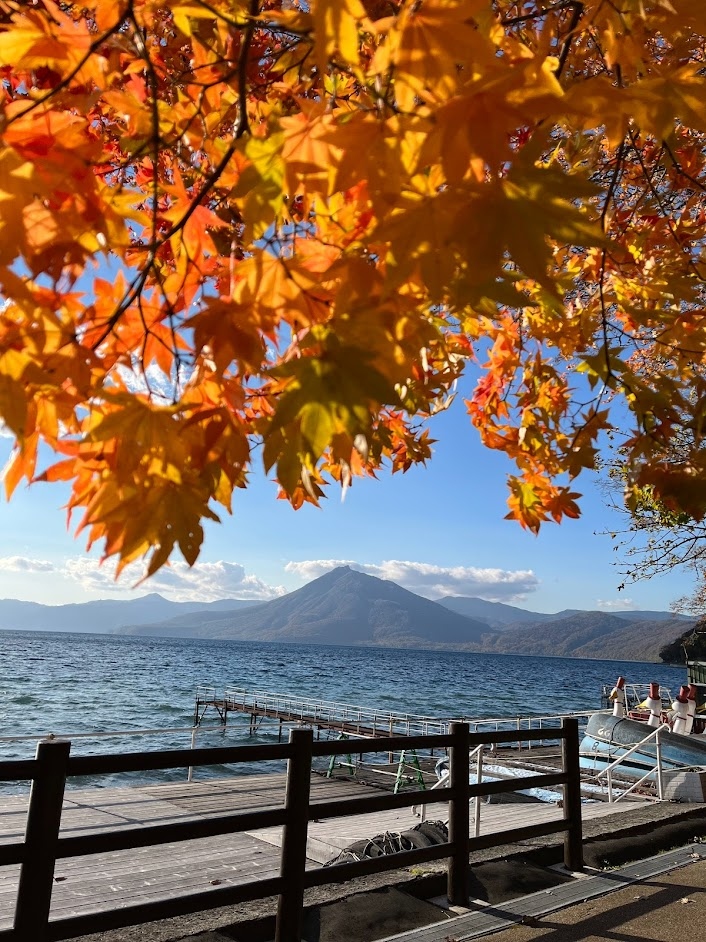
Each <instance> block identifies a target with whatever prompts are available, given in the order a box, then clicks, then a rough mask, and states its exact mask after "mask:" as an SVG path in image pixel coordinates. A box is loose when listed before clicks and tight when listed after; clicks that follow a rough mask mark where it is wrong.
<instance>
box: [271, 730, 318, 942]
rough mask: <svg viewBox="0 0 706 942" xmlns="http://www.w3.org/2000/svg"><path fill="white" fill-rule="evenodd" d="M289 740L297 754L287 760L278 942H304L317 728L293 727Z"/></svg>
mask: <svg viewBox="0 0 706 942" xmlns="http://www.w3.org/2000/svg"><path fill="white" fill-rule="evenodd" d="M289 742H290V744H291V745H292V746H293V747H294V754H293V756H292V757H291V759H289V761H288V762H287V791H286V795H285V799H284V805H285V810H286V812H287V819H286V822H285V825H284V828H283V833H282V857H281V864H280V875H281V877H282V882H283V884H284V886H283V890H282V892H281V894H280V896H279V899H278V901H277V925H276V928H275V942H300V940H301V930H302V917H303V913H304V874H305V872H306V841H307V835H308V831H309V795H310V792H311V753H312V747H313V742H314V733H313V730H311V729H292V730H290V733H289Z"/></svg>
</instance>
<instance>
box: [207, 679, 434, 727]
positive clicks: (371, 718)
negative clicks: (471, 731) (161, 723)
mask: <svg viewBox="0 0 706 942" xmlns="http://www.w3.org/2000/svg"><path fill="white" fill-rule="evenodd" d="M209 711H215V712H216V713H217V714H218V717H219V719H220V721H221V723H222V724H223V725H224V726H225V725H227V723H228V714H229V713H239V714H245V715H246V716H248V717H249V725H250V732H251V733H255V732H257V730H258V728H259V727H260V725H261V723H262V721H263V720H265V719H269V720H274V721H276V722H277V723H278V724H279V732H280V738H281V734H282V731H283V727H285V726H309V727H311V728H312V729H316V730H330V731H333V732H336V733H339V734H345V735H350V736H358V737H364V738H373V737H383V736H429V735H446V734H448V731H449V723H451V722H452V721H451V720H445V719H432V718H431V717H426V716H417V715H415V714H412V713H388V712H385V711H384V710H373V709H370V708H367V707H360V706H351V705H350V704H347V703H336V702H334V701H331V700H320V699H313V698H308V697H292V696H289V695H287V694H278V693H275V692H272V691H262V692H258V691H251V690H244V689H241V688H239V687H229V688H226V689H225V690H224V692H223V693H222V694H218V693H217V691H216V690H215V688H213V687H199V688H198V689H197V691H196V702H195V705H194V726H198V725H199V724H200V723H201V721H202V720H203V718H204V716H205V715H206V714H207V713H208V712H209Z"/></svg>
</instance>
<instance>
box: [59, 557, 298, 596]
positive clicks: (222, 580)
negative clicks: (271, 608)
mask: <svg viewBox="0 0 706 942" xmlns="http://www.w3.org/2000/svg"><path fill="white" fill-rule="evenodd" d="M65 572H66V575H67V576H69V577H70V578H71V579H73V580H75V581H76V582H78V583H79V584H80V585H81V587H82V588H83V589H85V590H86V591H87V592H90V593H104V594H105V593H111V594H125V593H128V592H131V591H132V590H133V589H134V587H135V583H136V582H138V581H139V579H140V578H141V570H140V569H139V568H138V566H130V567H128V568H127V569H126V570H125V571H124V572H123V574H122V575H121V577H120V579H119V580H118V581H117V582H116V581H115V564H114V563H113V562H112V561H108V562H106V563H105V564H103V565H102V566H101V565H99V563H98V561H97V560H95V559H91V558H89V557H83V556H76V557H73V558H72V559H68V560H67V561H66V563H65ZM139 589H140V591H141V592H158V593H159V594H160V595H163V596H165V597H166V598H169V599H172V601H175V602H212V601H216V600H217V599H224V598H239V599H258V600H260V599H261V600H262V601H267V600H268V599H273V598H276V597H277V596H279V595H283V594H284V592H285V591H286V590H285V589H284V587H283V586H271V585H268V584H267V583H266V582H263V581H262V579H260V578H258V577H257V576H254V575H249V574H248V573H247V572H246V571H245V567H244V566H241V565H240V563H230V562H226V561H225V560H219V561H217V562H212V563H207V562H204V563H196V565H194V566H192V567H191V568H189V566H188V565H187V564H186V563H184V562H175V563H173V564H172V565H171V566H165V567H163V568H162V569H160V570H159V572H157V573H155V575H153V576H152V577H151V578H150V579H148V580H147V581H146V582H143V583H141V585H140V586H139Z"/></svg>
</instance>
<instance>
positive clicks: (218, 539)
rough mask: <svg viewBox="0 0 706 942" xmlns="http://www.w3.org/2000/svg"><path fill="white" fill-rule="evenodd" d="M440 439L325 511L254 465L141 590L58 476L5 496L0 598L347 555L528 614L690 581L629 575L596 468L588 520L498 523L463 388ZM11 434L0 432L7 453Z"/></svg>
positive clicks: (182, 580) (248, 587)
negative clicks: (69, 509) (82, 532)
mask: <svg viewBox="0 0 706 942" xmlns="http://www.w3.org/2000/svg"><path fill="white" fill-rule="evenodd" d="M430 429H431V434H432V435H433V437H435V438H436V439H438V441H437V443H436V444H435V446H434V457H433V459H432V461H431V462H430V463H429V464H428V466H427V467H426V468H422V467H420V468H415V469H412V470H411V471H410V472H408V473H407V474H406V475H402V474H397V475H394V476H392V475H390V474H381V476H380V478H379V479H378V480H356V481H354V484H353V486H352V487H351V488H350V490H349V491H348V494H347V496H346V499H345V501H344V502H341V499H340V492H339V491H338V490H336V489H334V488H331V496H330V498H329V499H328V500H327V501H325V502H324V503H323V507H322V509H318V510H317V509H316V508H314V507H310V506H305V507H304V508H302V509H301V510H299V511H293V510H292V509H291V507H290V506H289V505H288V504H287V503H286V502H285V501H279V500H276V493H277V489H276V486H275V485H274V484H273V483H272V482H271V481H268V480H266V479H265V477H264V475H263V474H262V473H261V472H259V473H257V474H255V475H254V476H253V479H252V483H251V486H250V487H249V488H248V490H247V491H238V492H237V493H236V495H235V501H234V514H233V516H232V517H225V518H224V521H223V523H222V525H220V526H218V525H211V524H209V525H208V526H207V530H206V539H205V542H204V546H203V550H202V554H201V557H200V559H199V562H198V563H197V565H196V566H195V567H194V568H193V569H192V570H189V569H188V567H187V566H186V565H185V564H184V563H182V562H176V563H175V564H174V565H172V566H171V567H169V569H166V570H163V571H162V573H159V574H157V576H156V577H153V579H152V580H151V581H150V582H147V583H144V584H143V585H142V586H140V587H139V588H137V589H134V588H133V585H134V583H135V581H136V579H137V578H138V577H139V576H138V575H137V574H136V573H135V572H134V571H133V572H132V573H131V574H126V575H125V576H124V577H123V578H121V580H120V582H118V583H116V582H115V581H114V579H113V575H112V571H111V568H110V566H109V565H105V566H103V567H99V566H98V557H99V553H98V552H93V553H91V554H87V553H86V552H85V539H84V538H83V537H82V536H79V537H78V538H73V536H72V534H71V533H70V532H69V531H67V528H66V515H65V512H64V511H63V510H62V509H61V508H62V505H63V503H64V502H65V500H66V497H67V493H68V492H67V491H66V489H64V488H63V486H61V485H47V484H37V485H34V486H33V487H31V488H28V489H27V488H25V489H23V488H19V489H18V491H17V492H16V494H15V496H14V497H13V499H12V501H11V502H10V503H9V504H8V503H5V502H3V503H0V514H1V515H2V516H1V526H0V598H19V599H27V600H33V601H37V602H43V603H46V604H61V603H66V602H83V601H89V600H91V599H97V598H127V597H130V596H131V595H144V594H145V593H146V592H150V591H156V592H159V593H160V594H162V595H164V596H166V597H168V598H173V599H175V600H192V599H198V600H202V601H209V600H212V599H216V598H261V599H268V598H272V597H274V596H276V595H278V594H281V593H282V592H284V591H291V590H293V589H296V588H299V587H300V586H302V585H303V584H304V583H305V582H308V581H310V580H311V579H313V578H316V577H317V576H319V575H321V574H323V573H324V572H325V571H327V570H328V569H330V568H333V566H335V565H340V564H342V563H344V562H345V563H348V564H350V565H352V566H354V567H356V568H360V569H362V570H363V571H365V572H368V573H370V574H371V575H376V576H379V577H381V578H387V579H393V580H394V581H396V582H398V583H400V584H401V585H404V586H405V587H406V588H408V589H411V590H412V591H415V592H418V593H419V594H421V595H425V596H427V597H429V598H438V597H440V596H442V595H474V596H480V597H482V598H486V599H489V600H492V601H502V602H506V603H509V604H514V605H519V606H521V607H523V608H528V609H531V610H533V611H544V612H554V611H559V610H561V609H563V608H585V609H603V610H605V611H613V610H616V609H621V610H625V609H658V610H664V609H668V608H669V604H670V602H671V601H672V600H673V599H675V598H676V597H678V596H681V595H683V594H685V593H686V592H688V591H689V589H690V587H691V577H690V574H689V573H685V572H680V571H675V572H674V573H672V574H671V575H670V576H668V577H664V578H661V579H653V580H651V581H648V582H641V583H636V584H634V585H628V586H627V587H626V588H625V589H623V590H622V591H621V592H618V589H617V587H618V585H619V584H620V583H621V581H622V577H621V575H620V573H619V571H618V569H616V567H615V566H614V565H613V564H614V562H615V560H616V553H615V552H614V549H613V545H614V544H613V542H612V541H611V539H610V538H609V537H608V536H602V535H599V534H600V533H601V532H602V531H605V530H610V529H616V528H620V527H622V526H623V525H624V521H623V520H621V518H620V517H619V515H618V514H617V513H615V512H613V511H611V510H609V509H608V508H607V507H606V504H605V500H604V498H603V496H602V495H601V494H600V493H599V491H598V490H597V488H596V487H595V483H594V481H593V480H592V477H591V476H590V475H586V476H585V478H583V479H582V478H579V479H578V481H577V482H576V484H575V489H576V490H578V491H580V492H582V493H583V495H584V496H583V499H582V502H581V507H582V511H583V515H582V517H581V519H579V520H576V521H572V520H567V521H565V522H564V523H562V524H561V525H560V526H557V525H556V524H547V525H546V526H545V527H544V528H543V529H542V532H541V533H540V535H539V536H538V537H535V536H533V535H532V534H530V533H528V532H526V531H523V530H522V529H521V528H520V527H519V525H518V524H516V523H513V522H511V521H508V520H504V519H503V518H504V516H505V513H506V510H507V508H506V505H505V501H506V497H507V494H506V487H505V480H506V475H507V473H508V472H511V471H512V466H511V465H510V463H509V462H508V461H507V459H505V458H504V456H502V455H500V454H497V453H493V452H490V451H488V450H487V449H485V448H483V447H482V446H481V445H480V443H479V441H478V436H477V434H476V432H475V431H474V430H473V429H472V427H471V426H470V422H469V420H468V418H467V416H466V414H465V408H464V406H463V403H462V401H461V399H460V397H459V398H458V399H457V400H456V402H455V403H454V404H453V406H452V407H451V409H450V410H449V411H448V412H446V413H442V414H441V415H439V416H437V417H435V419H434V420H433V421H432V422H431V424H430ZM9 451H10V440H9V439H7V438H0V462H2V463H4V461H5V460H6V458H7V457H8V455H9Z"/></svg>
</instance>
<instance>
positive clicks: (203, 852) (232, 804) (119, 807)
mask: <svg viewBox="0 0 706 942" xmlns="http://www.w3.org/2000/svg"><path fill="white" fill-rule="evenodd" d="M284 785H285V776H284V774H267V775H253V776H242V777H240V778H232V779H226V780H213V781H195V782H191V783H186V782H184V783H174V784H164V785H151V786H141V787H135V788H105V789H97V788H92V789H70V790H68V791H67V792H66V797H65V801H64V813H63V818H62V830H61V833H62V836H78V835H83V834H90V833H96V832H101V831H105V830H108V829H110V830H114V829H122V828H140V827H142V826H144V825H146V824H166V823H171V822H177V821H188V820H193V819H195V818H207V817H209V816H214V815H219V814H224V813H228V812H235V811H239V810H241V811H245V810H248V811H254V810H264V809H268V808H280V807H282V806H283V804H284ZM379 794H380V792H379V791H377V790H376V789H371V788H369V787H366V786H363V785H358V784H356V783H352V782H347V781H336V780H335V779H326V778H322V777H321V776H320V775H313V776H312V791H311V801H312V802H319V801H334V800H336V799H338V798H342V797H350V798H354V797H371V796H373V795H379ZM634 807H635V804H634V803H621V802H619V803H617V804H612V805H609V804H607V803H603V802H596V803H595V804H587V805H584V806H583V812H584V818H585V819H586V820H588V819H591V818H595V817H602V816H604V815H609V814H622V813H625V812H626V811H629V810H630V809H631V808H634ZM26 809H27V798H26V797H19V796H17V797H4V798H0V843H7V842H9V841H12V840H17V839H21V838H22V836H23V834H24V826H25V815H26ZM561 814H562V812H561V809H558V808H556V807H554V806H549V805H540V804H498V805H492V804H491V805H483V808H482V814H481V834H488V833H492V832H494V831H500V830H505V829H507V828H510V827H519V826H521V825H523V824H535V823H539V822H540V821H546V820H556V819H558V818H560V817H561ZM447 817H448V812H447V806H446V805H445V804H435V805H429V806H428V808H427V819H434V818H442V819H444V820H445V819H446V818H447ZM418 821H419V818H417V817H415V816H414V815H413V813H412V811H411V809H402V810H400V811H387V812H376V813H371V814H362V815H358V816H357V817H352V818H343V819H334V820H326V821H321V822H316V821H312V822H311V823H310V825H309V849H308V854H309V857H310V860H309V863H308V866H309V867H317V866H319V865H320V863H321V862H323V861H325V860H327V859H330V858H331V857H332V856H335V854H336V853H338V851H339V850H341V849H342V848H343V847H345V846H346V845H348V844H350V843H351V842H352V841H354V840H358V839H361V838H368V837H373V836H374V835H375V834H379V833H381V832H382V831H385V830H391V831H400V830H405V829H406V828H409V827H413V826H414V824H416V823H418ZM279 844H280V829H279V828H269V829H264V830H261V831H252V832H244V833H238V834H226V835H222V836H218V837H212V838H208V839H203V840H195V841H186V842H181V843H175V844H164V845H161V846H156V847H145V848H138V849H135V850H127V851H116V852H114V853H110V854H94V855H92V856H90V857H84V858H76V859H67V860H60V861H58V863H57V869H56V873H55V884H54V893H53V899H52V909H51V915H52V918H61V917H68V916H72V915H79V914H85V913H89V912H98V911H105V910H111V909H118V908H120V907H122V906H126V905H129V904H134V903H139V902H148V901H152V900H156V899H170V898H173V897H176V896H179V895H183V894H186V893H189V892H196V891H198V890H208V889H209V887H216V886H220V885H223V884H231V885H235V884H242V883H246V882H249V881H251V880H255V879H265V878H267V877H273V876H277V875H278V874H279V866H280V852H279ZM18 873H19V867H17V866H8V867H0V929H5V928H9V927H10V926H11V923H12V916H13V911H14V905H15V894H16V891H17V882H18Z"/></svg>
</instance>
